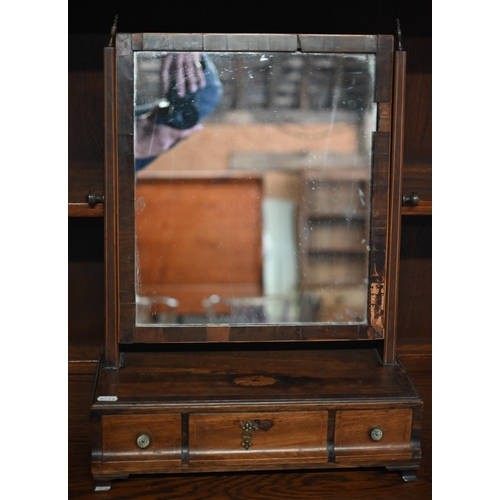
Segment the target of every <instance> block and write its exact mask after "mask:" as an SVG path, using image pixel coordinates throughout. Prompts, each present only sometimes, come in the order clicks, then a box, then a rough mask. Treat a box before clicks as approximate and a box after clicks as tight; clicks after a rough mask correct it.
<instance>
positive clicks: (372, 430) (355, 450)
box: [334, 409, 412, 462]
mask: <svg viewBox="0 0 500 500" xmlns="http://www.w3.org/2000/svg"><path fill="white" fill-rule="evenodd" d="M411 425H412V410H411V409H401V410H349V411H348V410H346V411H344V410H342V411H337V412H336V416H335V436H334V447H335V461H336V462H342V461H350V460H352V459H365V458H374V457H377V456H381V457H384V458H385V459H387V457H391V458H394V459H409V458H411V457H412V452H411V448H410V438H411Z"/></svg>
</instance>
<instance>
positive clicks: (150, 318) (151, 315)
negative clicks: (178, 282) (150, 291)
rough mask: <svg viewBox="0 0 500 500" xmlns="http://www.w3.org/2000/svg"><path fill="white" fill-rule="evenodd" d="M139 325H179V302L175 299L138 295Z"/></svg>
mask: <svg viewBox="0 0 500 500" xmlns="http://www.w3.org/2000/svg"><path fill="white" fill-rule="evenodd" d="M135 301H136V308H137V314H136V316H137V320H136V321H137V324H146V325H147V324H151V323H177V308H178V307H179V301H178V300H177V299H174V298H173V297H162V296H152V297H145V296H141V295H136V299H135Z"/></svg>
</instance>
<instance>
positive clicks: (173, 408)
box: [92, 347, 422, 484]
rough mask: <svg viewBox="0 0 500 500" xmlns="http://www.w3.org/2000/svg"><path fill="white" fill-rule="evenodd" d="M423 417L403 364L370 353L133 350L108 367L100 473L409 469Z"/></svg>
mask: <svg viewBox="0 0 500 500" xmlns="http://www.w3.org/2000/svg"><path fill="white" fill-rule="evenodd" d="M353 367H356V369H353ZM421 413H422V401H421V400H420V397H419V395H418V393H417V391H416V389H415V387H414V385H413V383H412V382H411V379H410V378H409V376H408V374H407V372H406V370H405V369H404V367H403V366H402V365H401V364H400V363H399V362H398V363H396V364H394V365H384V364H383V363H382V362H381V360H380V358H379V355H378V352H377V351H376V350H375V349H371V348H367V349H338V348H336V349H333V348H328V347H324V348H323V349H321V350H318V349H314V350H307V349H304V348H302V349H301V350H298V349H279V350H278V349H259V350H252V351H245V350H229V351H227V350H222V351H218V352H217V351H216V352H213V351H206V352H196V353H195V352H193V351H189V350H186V351H181V352H163V353H158V352H156V353H153V352H147V353H144V352H143V353H140V352H130V353H125V354H123V355H122V365H121V367H120V368H119V369H104V370H102V371H101V372H100V377H99V380H98V383H97V386H96V390H95V394H94V398H93V412H92V422H93V428H94V433H93V434H94V445H93V461H92V472H93V474H94V477H95V479H96V481H97V484H100V482H101V483H105V484H107V481H108V480H109V479H111V478H113V477H114V475H116V476H122V475H123V474H140V473H151V472H156V473H161V472H169V473H172V472H201V471H207V470H210V471H224V470H228V469H227V468H228V467H230V470H260V469H264V470H266V469H289V468H294V467H296V468H308V467H312V466H314V467H316V468H328V467H331V468H335V467H357V466H392V467H395V468H399V469H401V470H406V469H412V468H413V467H415V466H417V465H418V461H419V459H420V456H421V450H420V431H419V428H420V420H421ZM247 422H248V424H247V427H246V428H245V423H247ZM256 422H257V423H256ZM374 426H376V427H379V428H380V429H381V430H382V432H383V436H382V438H381V439H380V441H376V440H374V439H372V438H371V437H370V430H371V429H372V428H373V427H374ZM142 435H147V438H148V439H149V441H150V444H149V446H147V447H146V448H144V449H142V448H141V447H140V446H139V445H138V443H137V439H138V437H139V436H142ZM245 443H246V444H247V446H245Z"/></svg>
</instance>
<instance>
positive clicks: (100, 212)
mask: <svg viewBox="0 0 500 500" xmlns="http://www.w3.org/2000/svg"><path fill="white" fill-rule="evenodd" d="M68 217H104V205H100V204H99V205H95V206H93V207H91V206H90V205H89V204H88V203H68Z"/></svg>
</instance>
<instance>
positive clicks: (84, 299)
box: [68, 0, 432, 499]
mask: <svg viewBox="0 0 500 500" xmlns="http://www.w3.org/2000/svg"><path fill="white" fill-rule="evenodd" d="M284 6H286V8H287V15H286V16H284V15H283V16H277V15H276V14H272V13H271V12H265V11H264V8H263V7H261V8H260V9H261V10H260V11H259V8H258V7H257V6H255V8H253V6H250V5H249V6H248V7H247V8H245V9H244V11H245V15H239V14H237V13H235V12H230V13H229V12H228V13H225V14H224V15H221V16H220V21H219V22H215V21H212V20H211V21H210V23H208V21H207V19H209V18H210V19H211V17H212V14H213V11H214V9H215V7H214V6H213V5H210V4H208V3H205V4H202V5H201V6H200V5H199V4H197V5H196V6H188V5H176V6H173V5H171V2H168V3H166V2H163V3H160V2H149V3H147V4H144V5H141V6H136V7H134V8H132V7H131V6H125V5H124V4H123V2H116V1H112V2H106V3H102V2H99V3H97V2H94V3H93V2H81V1H78V2H76V1H75V2H71V3H70V9H69V18H68V20H69V37H68V54H69V60H68V70H69V75H68V86H69V88H68V96H69V101H68V132H69V136H68V237H69V238H68V361H69V408H68V411H69V415H68V417H69V436H68V437H69V456H68V458H69V496H70V497H71V498H87V496H88V497H89V498H96V496H94V494H93V493H92V481H91V476H90V428H89V421H88V409H89V408H90V397H91V391H92V387H93V379H94V375H95V370H96V366H97V358H98V354H99V351H100V349H101V346H102V344H103V341H104V325H105V318H104V220H103V217H102V213H103V212H102V209H100V208H99V207H97V208H96V209H94V210H89V209H88V208H87V207H86V205H85V195H86V194H87V193H88V192H89V191H91V190H94V191H96V192H97V193H102V192H103V190H104V173H103V163H104V127H103V121H104V113H103V107H104V96H103V47H105V46H106V45H107V44H108V41H109V38H110V36H109V31H110V28H111V25H112V23H113V19H114V16H115V14H118V16H119V17H118V30H119V31H122V32H140V31H171V32H242V33H252V32H275V33H344V34H380V33H384V34H387V33H389V34H391V33H392V34H395V33H396V18H399V20H400V23H401V29H402V35H403V36H402V44H403V49H404V50H406V51H407V60H408V74H407V86H406V91H407V96H406V103H405V104H406V114H405V141H404V184H403V188H404V193H405V194H410V192H411V191H416V192H418V193H419V194H420V196H421V198H422V203H421V205H420V206H419V207H415V208H407V209H404V210H403V217H402V239H401V275H400V290H399V298H398V302H399V309H398V341H397V347H398V352H399V353H400V354H402V355H403V359H404V361H405V363H406V364H407V366H408V369H409V371H410V373H411V375H412V376H413V377H414V380H415V383H416V385H417V388H418V389H419V391H420V392H421V394H422V397H423V399H424V403H425V409H424V425H423V433H422V446H423V454H424V462H423V466H422V471H421V473H420V476H421V479H420V481H419V482H418V483H413V484H411V483H408V484H404V483H402V482H401V480H400V478H399V476H398V474H397V473H394V472H391V473H388V472H384V471H379V470H374V471H358V472H353V471H349V472H345V473H344V472H337V471H336V472H335V473H331V472H313V473H311V472H308V473H306V474H301V473H300V472H290V473H288V472H280V473H266V474H255V473H252V474H223V475H195V476H188V475H187V476H180V477H178V476H175V477H159V478H156V477H155V478H132V479H130V480H129V481H125V482H117V485H116V486H115V487H114V489H113V490H111V492H108V493H101V494H99V497H100V498H121V499H126V498H137V497H138V496H140V497H141V498H165V496H164V495H167V494H168V498H181V497H182V498H190V499H196V498H200V499H201V498H203V499H208V498H217V499H219V498H220V499H223V498H252V499H257V498H263V499H264V498H265V499H270V498H273V499H274V498H276V499H278V498H286V499H292V498H300V499H306V498H325V499H326V498H332V497H333V496H337V495H338V496H339V497H341V498H346V499H347V498H397V499H401V498H407V499H411V498H415V499H417V498H418V499H424V498H431V457H430V454H431V420H430V418H431V411H430V408H431V365H432V362H431V360H432V357H431V354H432V329H431V325H432V309H431V307H432V295H431V291H432V278H431V272H432V189H431V186H432V182H431V175H432V60H431V53H432V29H431V26H432V21H431V17H432V2H431V1H430V0H423V1H420V2H411V1H376V0H375V1H372V2H364V3H363V2H356V6H355V7H356V8H355V9H352V8H351V7H352V3H350V5H349V6H343V7H339V6H338V5H334V4H331V5H328V4H327V5H326V7H325V4H324V3H318V5H314V3H313V4H308V5H297V6H294V7H293V8H292V7H291V5H290V4H284ZM139 7H140V8H139ZM273 9H275V7H273ZM233 10H234V9H233ZM271 18H272V23H273V25H272V28H271V27H270V26H271V24H270V20H271ZM250 26H251V29H249V28H250ZM140 492H142V494H140ZM334 493H335V495H334ZM91 495H92V496H91ZM330 495H331V496H330Z"/></svg>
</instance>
